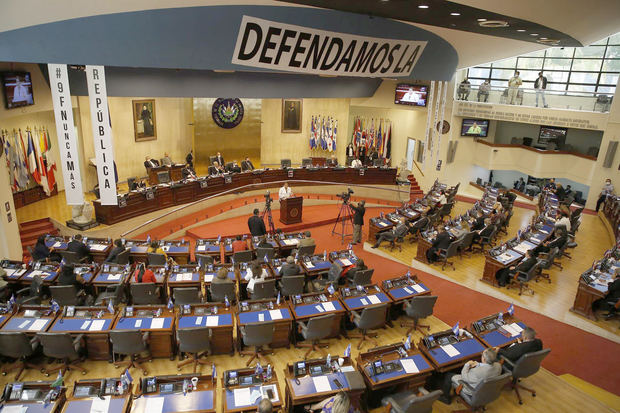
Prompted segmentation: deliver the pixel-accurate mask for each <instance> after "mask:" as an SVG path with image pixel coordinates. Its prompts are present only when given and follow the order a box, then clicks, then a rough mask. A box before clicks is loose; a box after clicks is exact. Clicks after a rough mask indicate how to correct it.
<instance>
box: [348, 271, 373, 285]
mask: <svg viewBox="0 0 620 413" xmlns="http://www.w3.org/2000/svg"><path fill="white" fill-rule="evenodd" d="M374 272H375V269H374V268H367V269H365V270H357V271H355V274H353V280H352V283H353V285H355V286H358V285H368V284H372V275H373V274H374Z"/></svg>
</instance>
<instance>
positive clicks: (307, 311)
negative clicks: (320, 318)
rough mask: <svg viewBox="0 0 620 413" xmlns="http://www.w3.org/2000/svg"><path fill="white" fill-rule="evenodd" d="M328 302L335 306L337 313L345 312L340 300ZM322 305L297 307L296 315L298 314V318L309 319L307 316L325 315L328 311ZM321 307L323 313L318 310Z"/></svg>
mask: <svg viewBox="0 0 620 413" xmlns="http://www.w3.org/2000/svg"><path fill="white" fill-rule="evenodd" d="M328 302H330V303H332V304H333V305H334V308H335V309H336V311H342V310H343V308H342V305H340V302H339V301H338V300H332V301H328ZM321 304H322V303H313V304H302V305H298V306H297V307H295V313H296V314H297V316H298V317H307V316H313V315H319V314H323V313H325V312H326V311H325V309H324V308H323V306H322V305H321ZM319 306H320V307H321V308H322V309H323V311H320V310H319V309H318V308H317V307H319Z"/></svg>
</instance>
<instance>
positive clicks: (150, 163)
mask: <svg viewBox="0 0 620 413" xmlns="http://www.w3.org/2000/svg"><path fill="white" fill-rule="evenodd" d="M157 166H159V161H157V160H155V159H151V160H150V161H144V167H145V168H155V167H157Z"/></svg>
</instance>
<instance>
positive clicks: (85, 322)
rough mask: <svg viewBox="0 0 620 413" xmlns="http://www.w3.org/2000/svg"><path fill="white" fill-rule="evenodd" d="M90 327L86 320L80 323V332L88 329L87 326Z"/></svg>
mask: <svg viewBox="0 0 620 413" xmlns="http://www.w3.org/2000/svg"><path fill="white" fill-rule="evenodd" d="M89 325H90V320H86V321H84V322H83V323H82V326H81V327H80V330H86V329H87V328H88V326H89Z"/></svg>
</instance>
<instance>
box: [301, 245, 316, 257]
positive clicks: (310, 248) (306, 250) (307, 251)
mask: <svg viewBox="0 0 620 413" xmlns="http://www.w3.org/2000/svg"><path fill="white" fill-rule="evenodd" d="M315 249H316V245H304V246H303V247H299V248H298V249H297V252H298V253H299V256H300V257H305V256H307V255H313V254H314V250H315Z"/></svg>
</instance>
